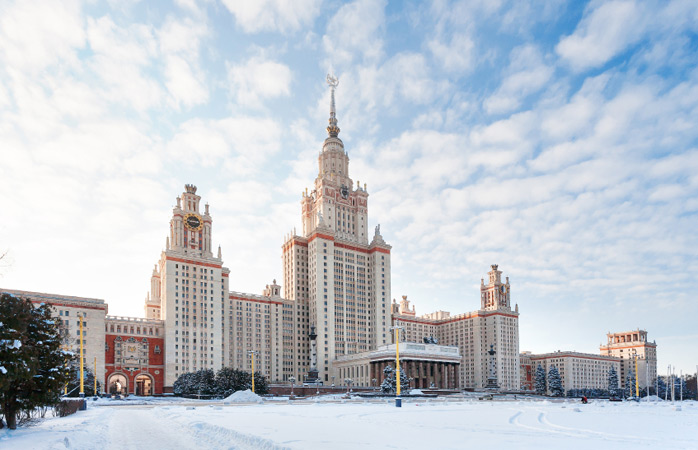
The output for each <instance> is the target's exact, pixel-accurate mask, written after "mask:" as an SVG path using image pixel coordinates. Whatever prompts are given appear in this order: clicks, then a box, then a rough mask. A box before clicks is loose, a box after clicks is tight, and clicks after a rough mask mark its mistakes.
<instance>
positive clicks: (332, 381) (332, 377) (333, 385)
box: [332, 375, 334, 387]
mask: <svg viewBox="0 0 698 450" xmlns="http://www.w3.org/2000/svg"><path fill="white" fill-rule="evenodd" d="M332 387H334V375H332Z"/></svg>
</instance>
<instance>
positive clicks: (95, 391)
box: [94, 356, 97, 396]
mask: <svg viewBox="0 0 698 450" xmlns="http://www.w3.org/2000/svg"><path fill="white" fill-rule="evenodd" d="M94 375H95V377H94V378H95V390H94V395H95V396H96V395H97V357H96V356H95V374H94Z"/></svg>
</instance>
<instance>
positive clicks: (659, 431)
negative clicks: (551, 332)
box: [0, 399, 698, 450]
mask: <svg viewBox="0 0 698 450" xmlns="http://www.w3.org/2000/svg"><path fill="white" fill-rule="evenodd" d="M95 403H97V404H93V403H90V404H89V406H88V410H87V411H85V412H81V413H78V414H75V415H72V416H69V417H66V418H52V419H47V420H45V421H43V422H41V423H40V424H38V425H36V426H34V427H29V428H25V429H20V430H16V431H12V432H10V431H8V430H0V448H2V449H3V450H4V449H59V448H60V449H65V448H78V449H131V448H133V449H136V448H139V449H140V448H150V449H174V448H198V449H233V448H234V449H283V448H291V449H328V448H331V449H356V448H359V447H366V448H372V449H373V448H401V449H403V448H404V449H433V448H441V449H456V448H466V447H467V448H477V447H482V448H517V449H519V448H524V449H528V448H531V449H533V448H535V449H541V448H552V447H556V448H564V449H585V450H586V449H589V448H593V449H594V450H599V449H631V448H632V449H637V448H653V449H656V448H661V449H679V448H682V449H683V448H697V447H698V440H697V439H696V436H698V406H697V404H696V402H684V403H683V405H681V406H682V408H681V410H679V411H677V410H676V407H677V405H672V404H670V403H664V402H658V403H631V402H630V403H609V402H594V401H592V402H591V403H590V404H588V405H581V404H580V403H579V402H578V401H574V402H549V401H545V402H541V401H472V400H471V401H468V400H463V401H459V402H451V401H449V402H443V401H441V399H438V400H431V401H427V400H426V399H424V400H418V399H412V400H410V401H405V402H404V403H403V407H402V408H396V407H395V406H394V404H393V403H392V401H389V402H377V403H371V402H367V401H364V400H358V401H357V400H352V401H344V403H338V401H337V400H334V399H327V400H326V401H319V402H303V403H302V404H298V403H288V402H276V401H275V402H268V401H265V402H264V403H262V404H229V405H225V404H223V403H222V402H220V401H219V402H217V403H211V402H199V403H196V402H192V403H186V404H184V403H182V402H171V403H166V402H165V401H162V400H161V401H159V402H151V403H149V404H145V405H128V406H126V405H124V406H119V405H115V406H107V405H108V403H101V402H95ZM192 404H197V405H199V406H194V407H192V406H191V405H192ZM191 408H193V409H191Z"/></svg>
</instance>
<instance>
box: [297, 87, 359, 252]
mask: <svg viewBox="0 0 698 450" xmlns="http://www.w3.org/2000/svg"><path fill="white" fill-rule="evenodd" d="M327 83H328V84H329V86H330V118H329V125H328V126H327V134H328V136H327V138H325V142H324V143H323V145H322V150H321V151H320V155H319V156H318V176H317V178H315V189H313V191H312V192H311V193H310V194H308V192H307V190H306V192H305V193H304V194H303V200H302V205H303V235H304V236H306V237H307V236H310V235H312V234H313V232H314V231H315V230H316V229H317V228H318V227H319V226H322V225H324V227H326V228H329V229H330V230H332V231H333V232H334V234H335V235H336V237H338V238H340V239H342V240H345V241H350V242H356V243H359V244H364V245H367V244H368V230H367V227H368V222H367V221H368V208H367V206H368V193H367V192H366V185H365V184H364V187H363V188H362V187H361V186H360V183H359V182H358V181H357V182H356V187H355V188H354V187H353V186H354V182H353V181H352V179H351V178H350V177H349V155H347V152H346V151H345V150H344V143H343V142H342V140H341V139H340V138H339V137H338V135H339V127H338V126H337V113H336V109H335V101H334V92H335V89H336V88H337V85H338V84H339V82H338V80H337V78H335V77H333V76H331V75H328V76H327Z"/></svg>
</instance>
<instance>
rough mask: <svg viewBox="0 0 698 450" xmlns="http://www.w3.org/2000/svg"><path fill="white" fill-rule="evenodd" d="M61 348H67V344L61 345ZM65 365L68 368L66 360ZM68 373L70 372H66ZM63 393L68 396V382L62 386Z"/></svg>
mask: <svg viewBox="0 0 698 450" xmlns="http://www.w3.org/2000/svg"><path fill="white" fill-rule="evenodd" d="M61 348H62V349H63V350H68V346H62V347H61ZM65 367H66V368H68V363H67V362H66V363H65ZM68 373H70V372H68ZM63 395H65V396H66V397H67V396H68V383H66V384H65V386H63Z"/></svg>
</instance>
